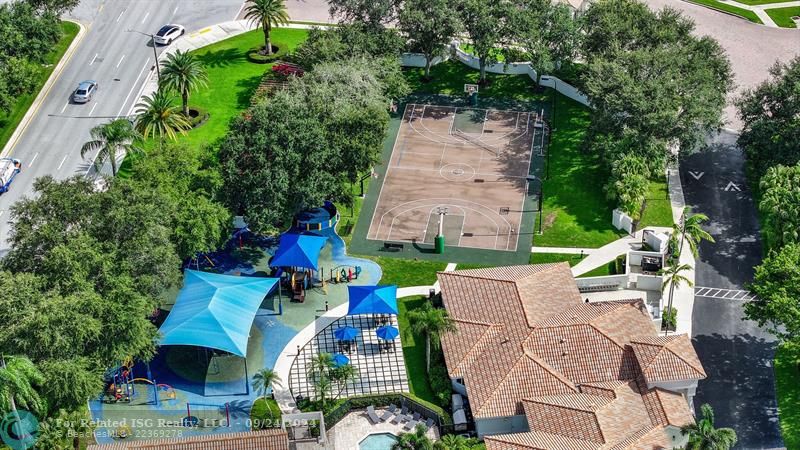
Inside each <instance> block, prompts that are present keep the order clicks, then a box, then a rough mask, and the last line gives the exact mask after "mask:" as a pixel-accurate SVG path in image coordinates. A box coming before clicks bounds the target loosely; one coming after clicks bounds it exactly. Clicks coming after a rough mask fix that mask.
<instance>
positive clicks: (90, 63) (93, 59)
mask: <svg viewBox="0 0 800 450" xmlns="http://www.w3.org/2000/svg"><path fill="white" fill-rule="evenodd" d="M99 55H100V53H95V54H94V58H92V60H91V61H90V62H89V65H90V66H91V65H92V64H94V61H95V60H96V59H97V57H98V56H99Z"/></svg>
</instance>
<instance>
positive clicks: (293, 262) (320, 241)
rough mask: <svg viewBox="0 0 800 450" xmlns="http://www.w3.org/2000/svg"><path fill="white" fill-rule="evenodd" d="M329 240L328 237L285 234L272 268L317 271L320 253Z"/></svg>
mask: <svg viewBox="0 0 800 450" xmlns="http://www.w3.org/2000/svg"><path fill="white" fill-rule="evenodd" d="M327 240H328V238H326V237H322V236H314V235H310V234H295V233H284V234H282V235H281V241H280V244H279V245H278V250H276V251H275V257H273V258H272V262H270V266H272V267H302V268H305V269H313V270H317V269H318V267H319V252H320V251H322V247H324V246H325V242H326V241H327Z"/></svg>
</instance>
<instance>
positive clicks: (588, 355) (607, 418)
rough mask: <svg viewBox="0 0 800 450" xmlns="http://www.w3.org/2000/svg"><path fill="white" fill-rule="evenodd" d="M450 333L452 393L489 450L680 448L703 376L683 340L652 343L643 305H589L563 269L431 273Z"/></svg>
mask: <svg viewBox="0 0 800 450" xmlns="http://www.w3.org/2000/svg"><path fill="white" fill-rule="evenodd" d="M438 278H439V284H440V286H441V294H442V302H443V304H444V307H445V308H446V309H447V311H448V313H449V314H450V316H451V317H452V319H453V320H454V321H455V324H456V328H457V330H458V331H457V332H455V333H450V334H446V335H445V336H443V338H442V349H443V352H444V357H445V362H446V364H447V369H448V373H449V375H450V377H451V380H452V383H453V388H454V390H455V391H457V392H459V393H461V394H463V395H465V396H466V397H467V404H468V408H469V411H470V413H471V417H472V418H473V420H474V422H475V429H476V431H477V433H478V435H479V436H480V437H483V438H484V440H485V442H486V446H487V448H488V449H490V450H492V449H503V450H506V449H542V450H545V449H548V450H549V449H553V450H560V449H565V450H567V449H569V450H573V449H578V450H580V449H596V450H601V449H604V450H611V449H614V450H624V449H660V448H667V449H668V448H673V447H677V446H680V445H682V444H683V443H684V439H685V438H684V437H683V436H682V435H681V433H680V427H681V426H683V425H686V424H688V423H691V422H693V420H694V418H693V415H692V410H691V406H690V405H691V401H692V397H693V396H694V392H695V389H696V387H697V381H698V380H700V379H703V378H705V377H706V374H705V371H704V370H703V366H702V364H701V363H700V360H699V359H698V357H697V354H696V353H695V351H694V348H693V347H692V343H691V341H690V340H689V338H688V336H686V335H670V336H665V337H662V336H658V335H657V330H656V328H655V326H654V324H653V320H652V317H651V316H650V314H649V313H648V310H647V308H646V306H645V304H644V302H643V301H642V300H641V299H632V300H619V301H609V302H596V303H587V302H585V301H584V300H583V299H582V298H581V295H580V293H579V291H578V288H577V285H576V283H575V280H574V278H573V277H572V273H571V271H570V268H569V265H568V264H567V263H555V264H538V265H526V266H512V267H498V268H491V269H474V270H457V271H453V272H440V273H439V274H438Z"/></svg>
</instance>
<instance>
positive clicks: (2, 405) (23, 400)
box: [0, 355, 44, 423]
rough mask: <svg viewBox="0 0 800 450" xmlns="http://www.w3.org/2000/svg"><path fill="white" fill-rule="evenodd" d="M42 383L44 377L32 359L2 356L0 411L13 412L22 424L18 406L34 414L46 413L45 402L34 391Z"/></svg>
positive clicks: (0, 359)
mask: <svg viewBox="0 0 800 450" xmlns="http://www.w3.org/2000/svg"><path fill="white" fill-rule="evenodd" d="M42 383H44V377H43V376H42V373H41V372H39V369H37V368H36V366H35V365H34V364H33V363H32V362H31V360H30V359H28V358H26V357H24V356H9V357H8V358H6V357H4V356H3V355H0V411H11V412H12V414H14V417H15V419H16V422H17V423H21V419H20V416H19V413H18V412H17V405H19V406H20V407H22V408H25V409H27V410H28V411H31V412H34V413H41V412H43V411H44V402H42V399H41V397H39V393H38V392H36V389H34V385H40V384H42Z"/></svg>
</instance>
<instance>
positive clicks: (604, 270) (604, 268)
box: [578, 259, 617, 278]
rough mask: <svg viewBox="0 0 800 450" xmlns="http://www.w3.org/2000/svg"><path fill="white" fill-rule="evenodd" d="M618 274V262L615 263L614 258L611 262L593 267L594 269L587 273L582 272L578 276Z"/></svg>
mask: <svg viewBox="0 0 800 450" xmlns="http://www.w3.org/2000/svg"><path fill="white" fill-rule="evenodd" d="M616 274H617V270H616V264H615V262H614V260H613V259H612V260H611V261H609V262H607V263H605V264H601V265H599V266H597V267H595V268H594V269H592V270H590V271H588V272H586V273H582V274H580V275H578V278H586V277H604V276H607V275H616Z"/></svg>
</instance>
